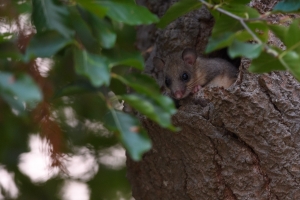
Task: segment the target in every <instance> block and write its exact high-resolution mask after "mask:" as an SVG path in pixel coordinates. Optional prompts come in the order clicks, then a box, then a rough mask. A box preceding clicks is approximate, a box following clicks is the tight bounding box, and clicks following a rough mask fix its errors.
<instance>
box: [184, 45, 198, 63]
mask: <svg viewBox="0 0 300 200" xmlns="http://www.w3.org/2000/svg"><path fill="white" fill-rule="evenodd" d="M181 57H182V60H183V61H184V62H186V63H188V64H190V65H193V64H194V63H195V62H196V59H197V52H196V50H195V49H192V48H186V49H184V50H183V52H182V56H181Z"/></svg>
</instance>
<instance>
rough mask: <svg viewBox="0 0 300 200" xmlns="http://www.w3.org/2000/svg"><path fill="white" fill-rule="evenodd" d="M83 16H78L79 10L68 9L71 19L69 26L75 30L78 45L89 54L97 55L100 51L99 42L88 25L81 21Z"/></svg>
mask: <svg viewBox="0 0 300 200" xmlns="http://www.w3.org/2000/svg"><path fill="white" fill-rule="evenodd" d="M83 15H84V14H83ZM83 15H80V9H79V10H77V9H75V8H71V9H70V16H71V18H72V21H71V24H72V26H73V28H74V30H75V33H76V36H77V39H79V40H80V43H81V44H82V45H83V46H84V47H85V49H87V50H88V51H89V52H92V53H99V52H100V49H101V47H100V45H99V42H98V41H97V40H96V38H95V37H94V35H93V33H92V30H91V29H90V27H89V25H88V24H87V23H86V21H85V20H84V19H83V17H82V16H83Z"/></svg>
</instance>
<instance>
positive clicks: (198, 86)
mask: <svg viewBox="0 0 300 200" xmlns="http://www.w3.org/2000/svg"><path fill="white" fill-rule="evenodd" d="M201 88H202V87H201V85H196V86H195V87H194V88H193V90H192V93H193V94H195V93H197V92H199V90H201Z"/></svg>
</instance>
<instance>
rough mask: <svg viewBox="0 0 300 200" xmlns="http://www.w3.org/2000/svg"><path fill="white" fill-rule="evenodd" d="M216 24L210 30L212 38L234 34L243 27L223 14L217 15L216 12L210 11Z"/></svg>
mask: <svg viewBox="0 0 300 200" xmlns="http://www.w3.org/2000/svg"><path fill="white" fill-rule="evenodd" d="M211 13H212V15H213V16H214V18H215V20H216V22H215V25H214V28H213V30H212V36H213V37H215V36H221V35H224V34H225V33H228V32H229V33H235V32H237V31H240V30H243V29H244V28H243V26H242V25H241V24H240V22H239V21H238V20H236V19H233V18H232V17H229V16H227V15H225V14H222V13H219V12H217V11H215V10H214V11H211Z"/></svg>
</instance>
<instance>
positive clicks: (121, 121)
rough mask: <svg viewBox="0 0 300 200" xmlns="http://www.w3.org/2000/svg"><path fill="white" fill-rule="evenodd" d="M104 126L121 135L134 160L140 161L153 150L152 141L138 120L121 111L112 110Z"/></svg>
mask: <svg viewBox="0 0 300 200" xmlns="http://www.w3.org/2000/svg"><path fill="white" fill-rule="evenodd" d="M105 119H106V120H105V122H104V125H105V126H106V127H107V128H108V129H109V130H110V131H113V132H117V133H119V137H120V140H121V142H122V144H123V145H124V147H125V148H126V149H127V151H128V153H129V155H130V156H131V158H132V159H133V160H136V161H138V160H140V159H141V158H142V155H143V153H145V152H146V151H148V150H150V149H151V141H150V139H149V138H148V136H147V134H146V133H145V132H144V131H142V129H141V127H140V124H139V122H138V120H137V119H135V118H133V117H132V116H130V115H129V114H125V113H123V112H120V111H116V110H110V112H109V113H108V114H107V115H106V117H105Z"/></svg>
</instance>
